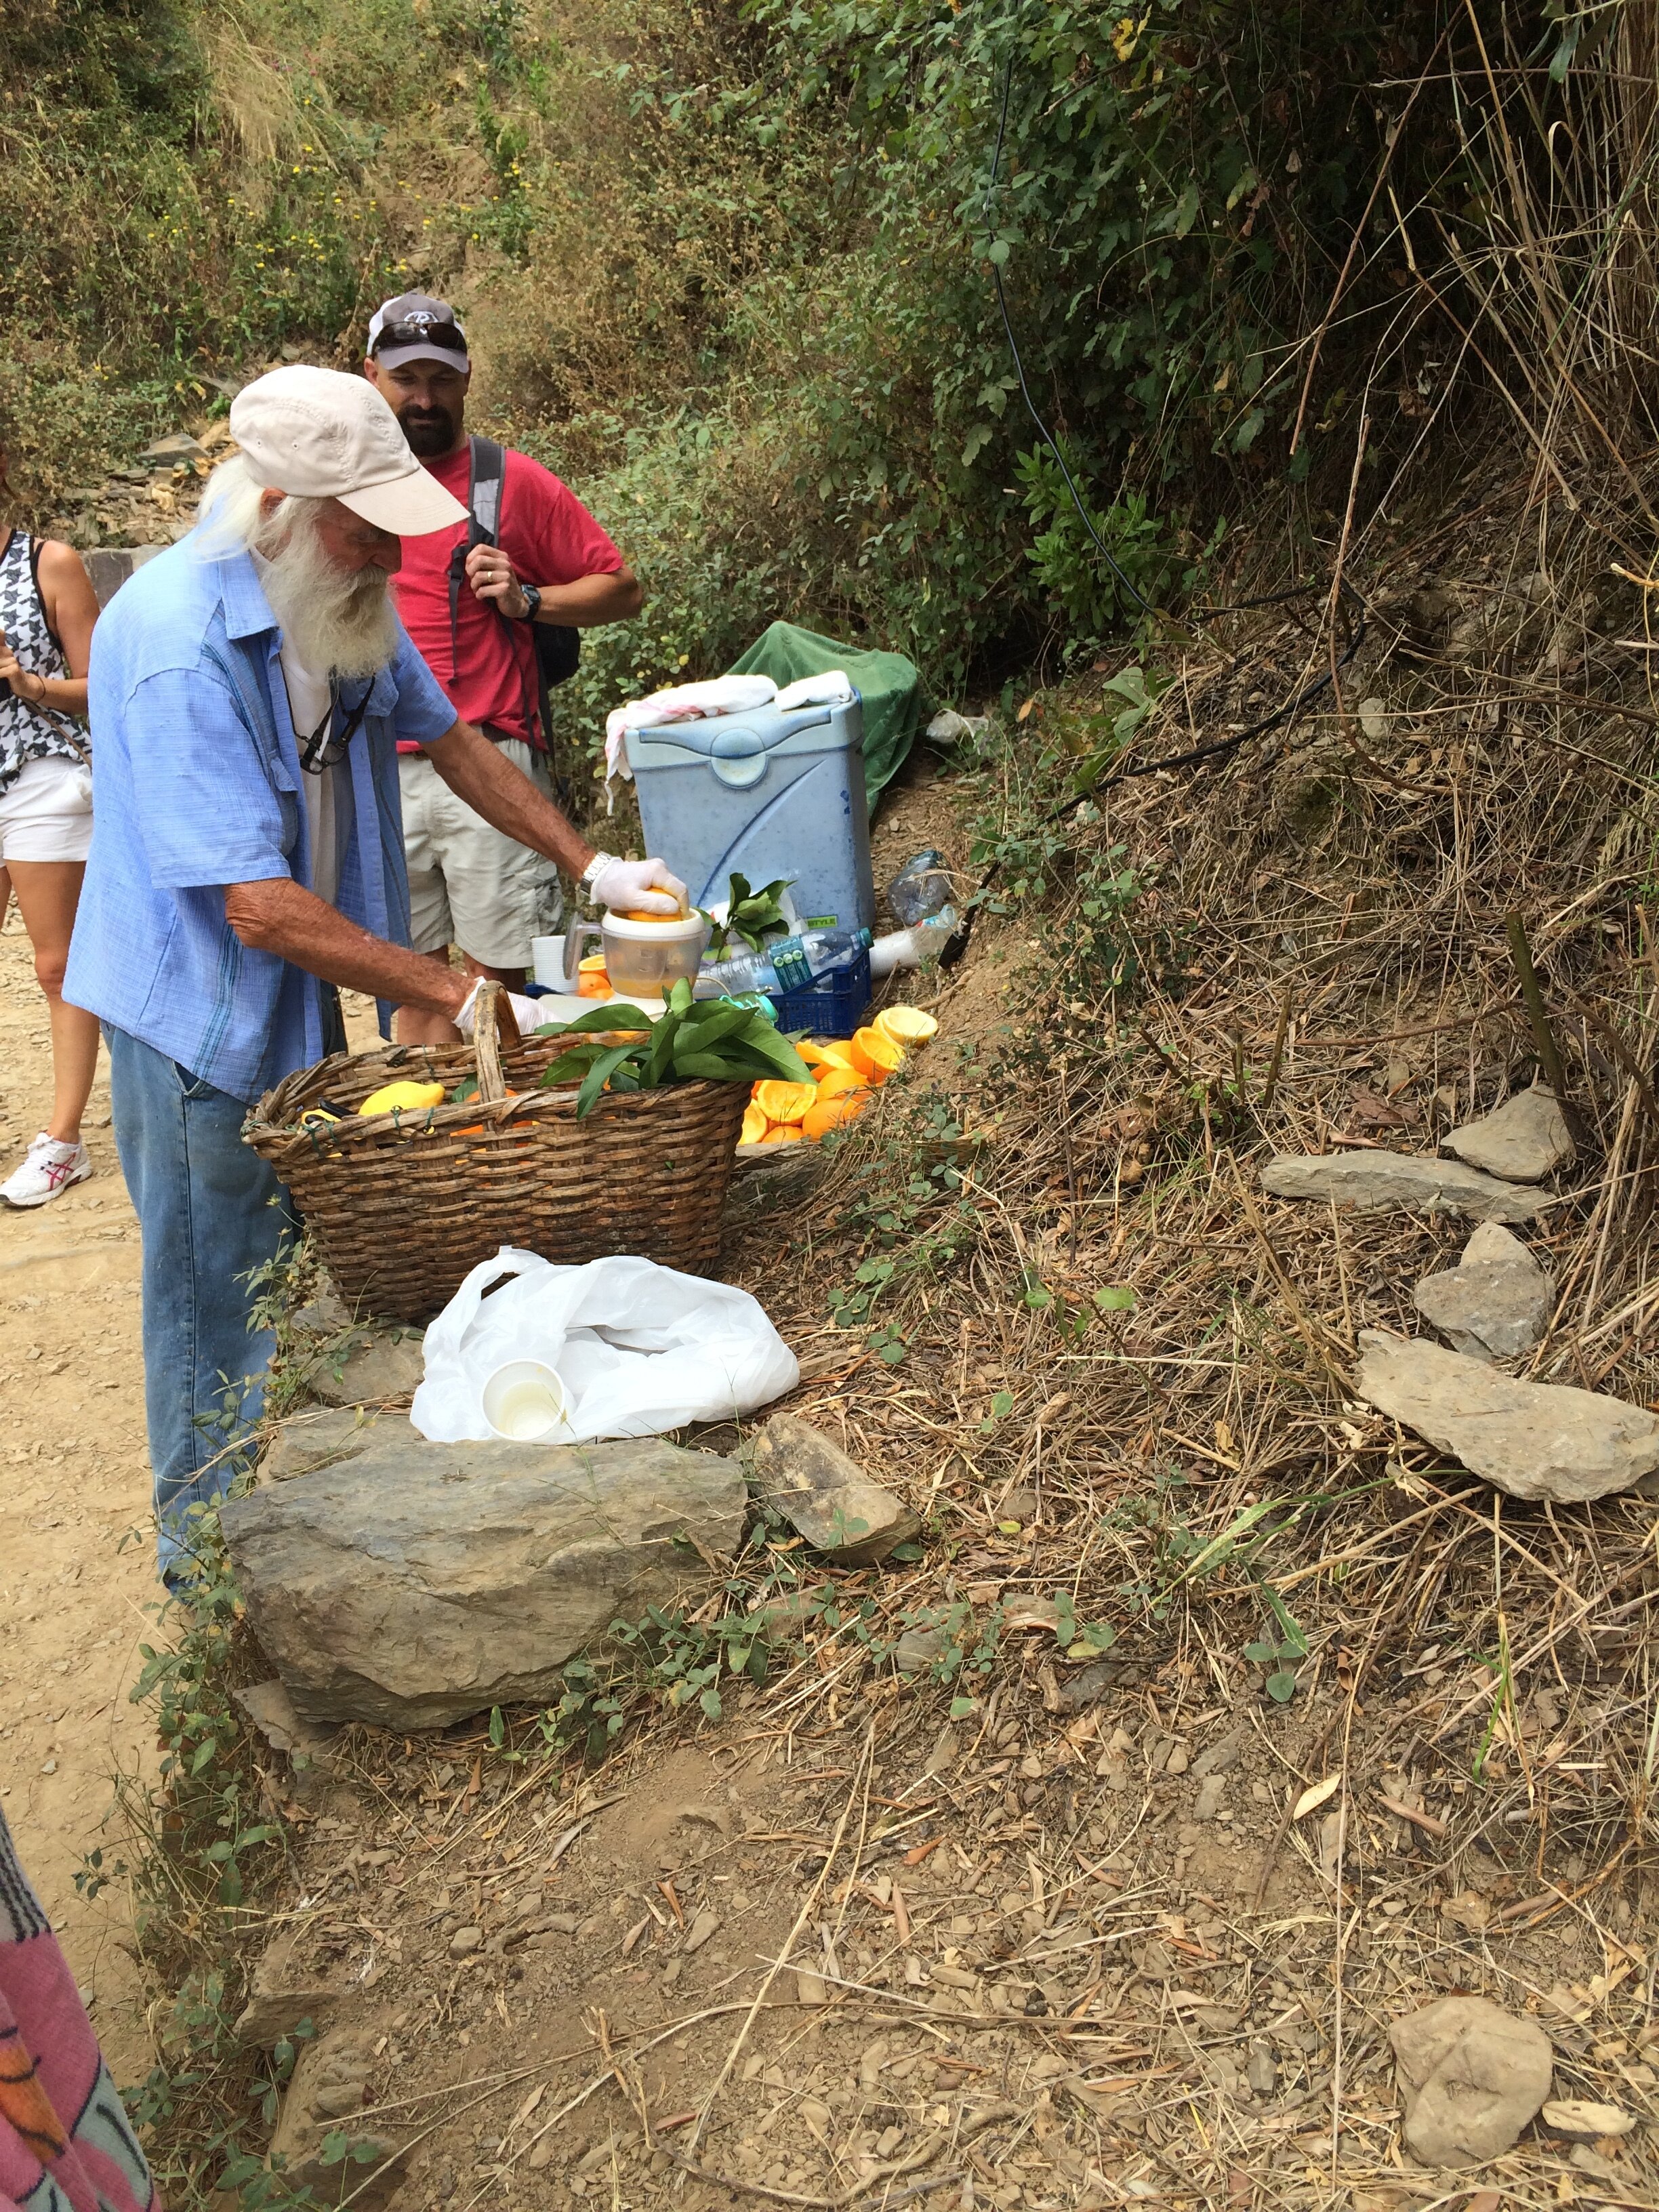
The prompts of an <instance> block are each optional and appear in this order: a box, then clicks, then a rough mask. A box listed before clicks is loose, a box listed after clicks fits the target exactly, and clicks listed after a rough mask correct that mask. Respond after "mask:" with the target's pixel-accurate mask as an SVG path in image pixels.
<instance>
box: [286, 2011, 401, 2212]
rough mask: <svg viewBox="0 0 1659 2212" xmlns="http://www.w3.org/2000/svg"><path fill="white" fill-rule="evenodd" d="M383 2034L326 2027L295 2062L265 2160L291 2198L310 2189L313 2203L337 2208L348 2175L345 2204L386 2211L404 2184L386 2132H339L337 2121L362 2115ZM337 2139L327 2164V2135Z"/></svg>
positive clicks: (366, 2210)
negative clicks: (341, 2143) (342, 2149)
mask: <svg viewBox="0 0 1659 2212" xmlns="http://www.w3.org/2000/svg"><path fill="white" fill-rule="evenodd" d="M382 2033H383V2031H382V2030H380V2029H379V2028H377V2027H365V2028H358V2029H354V2030H351V2031H347V2030H346V2029H344V2028H330V2029H329V2030H328V2031H327V2033H325V2034H323V2035H320V2036H319V2037H318V2039H317V2040H316V2042H315V2043H310V2044H307V2045H306V2047H305V2049H304V2050H303V2051H301V2053H300V2056H299V2058H298V2060H297V2061H296V2063H295V2069H294V2078H293V2080H292V2081H290V2082H289V2087H288V2093H287V2095H286V2096H285V2097H284V2098H283V2109H282V2111H281V2112H280V2113H278V2115H277V2118H276V2130H275V2132H274V2133H273V2135H272V2136H271V2138H270V2154H269V2155H270V2161H271V2163H272V2165H274V2166H275V2165H277V2162H278V2161H279V2160H280V2161H281V2164H280V2166H279V2168H278V2170H279V2171H280V2172H281V2174H282V2177H283V2187H284V2189H285V2190H292V2191H295V2192H298V2191H301V2190H302V2189H305V2188H306V2187H307V2186H309V2187H310V2188H311V2189H312V2190H313V2191H314V2193H315V2196H314V2201H315V2202H317V2203H324V2204H327V2203H340V2202H341V2187H342V2183H341V2176H342V2175H343V2174H347V2175H349V2177H350V2180H349V2188H350V2190H351V2192H352V2194H351V2202H352V2203H353V2205H354V2206H355V2207H356V2212H384V2207H385V2206H386V2204H388V2203H390V2202H391V2200H392V2197H394V2196H396V2194H397V2192H398V2186H399V2185H400V2184H401V2183H402V2180H403V2178H404V2152H403V2150H402V2149H401V2148H399V2147H398V2145H397V2143H396V2142H395V2141H394V2140H393V2139H392V2135H391V2131H390V2130H382V2129H381V2128H380V2126H379V2125H378V2124H377V2125H376V2126H375V2127H374V2129H373V2130H371V2129H368V2128H351V2127H346V2128H342V2127H341V2125H340V2123H341V2122H342V2121H343V2120H348V2119H349V2118H350V2116H351V2115H352V2114H353V2113H354V2112H361V2111H362V2107H363V2105H364V2102H365V2100H366V2092H367V2090H368V2084H369V2078H370V2075H372V2073H373V2071H374V2057H373V2052H374V2045H375V2044H376V2043H377V2042H379V2041H380V2039H381V2035H382ZM341 2135H343V2136H344V2138H345V2145H346V2154H345V2157H344V2159H343V2160H340V2158H339V2156H338V2146H337V2144H333V2145H330V2146H329V2148H330V2149H331V2151H332V2152H333V2153H334V2155H332V2156H329V2157H326V2158H325V2150H324V2145H325V2142H326V2140H327V2138H328V2137H329V2136H341Z"/></svg>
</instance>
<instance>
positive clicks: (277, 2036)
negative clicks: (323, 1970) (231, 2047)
mask: <svg viewBox="0 0 1659 2212" xmlns="http://www.w3.org/2000/svg"><path fill="white" fill-rule="evenodd" d="M297 1942H298V1936H297V1934H296V1933H295V1932H293V1931H290V1932H289V1934H287V1935H284V1936H278V1937H277V1938H276V1942H274V1943H272V1944H270V1946H269V1948H267V1949H266V1951H265V1952H264V1955H263V1956H262V1957H261V1959H260V1960H259V1963H258V1966H256V1967H255V1968H254V1970H253V1981H252V1986H251V1987H250V1988H249V1990H248V1993H247V2003H246V2007H245V2008H243V2012H242V2016H241V2018H240V2020H239V2021H237V2023H236V2039H237V2040H238V2042H240V2043H249V2044H257V2045H259V2046H260V2047H261V2048H263V2049H264V2050H267V2051H268V2050H269V2049H270V2046H271V2045H272V2044H274V2043H278V2042H280V2041H281V2040H282V2039H283V2036H285V2035H293V2034H295V2033H296V2031H297V2030H298V2029H299V2028H300V2027H301V2026H302V2025H303V2024H304V2023H305V2022H306V2021H310V2022H311V2024H312V2026H313V2027H316V2028H319V2029H320V2028H325V2027H327V2026H328V2023H329V2021H330V2019H331V2016H332V2015H333V2012H334V2008H335V2006H336V2005H337V2003H338V2002H339V1996H338V1994H337V1991H335V1990H331V1989H326V1988H325V1987H323V1986H322V1985H321V1984H318V1983H313V1982H310V1981H308V1980H307V1978H306V1977H305V1976H304V1975H303V1974H299V1973H296V1972H295V1970H294V1966H293V1964H292V1961H293V1956H294V1952H295V1948H296V1945H297Z"/></svg>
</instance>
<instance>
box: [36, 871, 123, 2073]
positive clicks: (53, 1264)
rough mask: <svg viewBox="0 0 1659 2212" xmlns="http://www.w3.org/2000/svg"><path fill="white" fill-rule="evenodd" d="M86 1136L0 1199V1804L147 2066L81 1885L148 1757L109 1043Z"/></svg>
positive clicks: (109, 2011) (111, 1945)
mask: <svg viewBox="0 0 1659 2212" xmlns="http://www.w3.org/2000/svg"><path fill="white" fill-rule="evenodd" d="M0 1068H3V1069H4V1076H3V1080H0V1154H3V1161H4V1166H3V1170H0V1171H3V1172H4V1173H7V1174H9V1172H10V1170H11V1167H12V1166H13V1164H15V1161H16V1159H17V1158H18V1157H19V1156H20V1155H21V1152H22V1149H23V1147H24V1146H25V1145H26V1144H27V1142H28V1139H30V1138H31V1137H32V1136H33V1134H34V1133H35V1131H36V1130H37V1129H38V1128H39V1127H40V1125H41V1123H42V1121H43V1120H44V1119H45V1116H46V1109H47V1102H48V1098H49V1095H50V1085H51V1060H50V1055H49V1052H48V1047H47V1031H46V1002H45V1000H43V999H42V997H41V995H40V990H39V988H38V987H37V986H36V983H35V981H34V972H33V965H32V962H31V957H30V952H29V945H28V940H27V938H26V937H25V936H24V934H23V932H22V928H21V924H20V922H19V920H18V917H17V915H16V913H15V910H14V911H13V912H11V913H10V914H9V916H8V918H7V923H6V927H5V929H4V932H3V933H0ZM90 1123H91V1126H90V1127H88V1132H87V1140H88V1144H89V1146H90V1147H91V1150H92V1157H93V1161H94V1168H95V1170H96V1172H95V1173H94V1176H93V1178H92V1180H91V1181H90V1182H86V1183H83V1184H82V1185H81V1186H80V1188H78V1189H76V1190H74V1191H72V1192H70V1194H69V1195H68V1196H67V1197H66V1198H62V1199H58V1200H55V1201H54V1203H53V1204H52V1205H51V1206H46V1207H43V1208H41V1209H40V1211H38V1212H28V1213H16V1212H11V1211H9V1210H3V1211H0V1316H3V1322H0V1466H3V1467H4V1468H5V1469H6V1472H7V1475H8V1478H9V1480H8V1488H7V1502H8V1505H9V1511H8V1513H7V1516H6V1522H5V1532H6V1533H5V1541H4V1544H3V1546H0V1607H3V1619H4V1620H5V1622H6V1625H7V1630H8V1632H7V1633H6V1635H5V1636H4V1637H3V1638H0V1804H3V1808H4V1811H5V1815H6V1819H7V1820H8V1821H9V1824H10V1826H11V1828H12V1832H13V1833H14V1835H15V1838H16V1841H17V1846H18V1850H19V1851H20V1853H21V1857H22V1859H23V1863H24V1864H25V1865H26V1866H27V1869H28V1870H29V1873H30V1875H31V1876H32V1877H33V1881H34V1883H35V1886H36V1887H37V1888H38V1889H39V1890H40V1895H41V1898H42V1900H43V1902H44V1903H45V1905H46V1909H47V1911H49V1912H50V1913H51V1915H52V1925H53V1926H54V1927H55V1928H56V1929H58V1931H59V1933H60V1935H61V1936H62V1937H63V1941H64V1948H65V1950H66V1951H67V1953H68V1955H69V1960H70V1966H72V1967H73V1969H74V1971H75V1974H76V1979H77V1980H78V1981H79V1982H80V1984H81V1985H82V1991H83V1993H84V1994H85V1995H86V1996H88V1999H89V2000H90V2002H91V2010H92V2017H93V2020H94V2024H95V2025H96V2027H97V2029H98V2033H99V2035H100V2039H101V2040H102V2042H103V2045H104V2048H105V2051H106V2054H107V2056H108V2057H109V2060H110V2063H111V2066H112V2069H113V2070H114V2072H115V2075H116V2077H117V2079H118V2080H119V2081H132V2080H135V2079H139V2078H142V2076H143V2074H144V2073H145V2072H147V2071H148V2069H149V2063H150V2058H149V2039H148V2038H147V2036H146V2035H145V2033H144V2029H143V2015H142V2004H143V1999H142V1995H141V1992H140V1989H139V1983H138V1977H137V1972H136V1970H135V1968H134V1966H133V1964H132V1960H131V1957H130V1956H129V1954H128V1953H127V1951H126V1950H125V1948H123V1945H124V1939H125V1936H126V1935H127V1930H128V1917H127V1916H128V1907H127V1900H126V1897H125V1888H124V1886H123V1885H121V1884H119V1883H115V1884H112V1886H110V1887H107V1888H106V1889H105V1890H104V1892H103V1893H102V1894H101V1896H100V1898H98V1899H97V1900H96V1901H94V1902H91V1903H88V1901H87V1900H86V1899H83V1898H82V1897H81V1896H80V1895H78V1894H77V1893H76V1887H75V1875H76V1869H77V1868H78V1867H79V1866H80V1865H81V1863H82V1858H83V1857H84V1856H85V1854H86V1853H87V1852H88V1851H89V1850H92V1849H93V1848H94V1846H96V1845H97V1844H99V1843H100V1842H102V1843H103V1844H104V1845H105V1847H106V1851H105V1855H106V1858H107V1857H110V1856H112V1853H111V1850H110V1849H109V1846H110V1845H111V1844H112V1842H113V1841H114V1840H115V1839H114V1837H113V1835H112V1832H105V1831H104V1830H103V1829H102V1827H101V1824H102V1823H103V1822H104V1820H105V1819H106V1815H107V1814H108V1813H109V1811H110V1808H111V1804H112V1794H113V1793H112V1777H113V1775H114V1773H115V1771H116V1770H117V1768H118V1767H119V1768H121V1769H123V1770H125V1771H128V1772H131V1771H133V1770H134V1769H135V1768H137V1766H138V1765H140V1763H141V1762H142V1761H143V1759H144V1758H145V1757H146V1756H147V1752H148V1738H147V1735H146V1731H145V1728H144V1724H143V1718H142V1716H141V1714H140V1711H139V1709H138V1708H137V1706H135V1705H131V1703H130V1702H129V1700H128V1695H127V1692H128V1691H129V1690H130V1689H131V1686H132V1683H133V1681H134V1680H135V1679H136V1677H137V1673H138V1670H139V1668H140V1667H141V1666H142V1664H143V1662H142V1660H141V1658H140V1656H139V1651H138V1646H139V1644H141V1643H144V1642H151V1641H153V1640H154V1638H155V1613H154V1611H153V1608H154V1607H155V1605H156V1603H157V1602H158V1601H159V1596H160V1590H159V1586H158V1584H157V1583H156V1580H155V1553H154V1549H153V1545H152V1539H151V1534H150V1517H149V1462H148V1459H147V1457H146V1454H145V1449H144V1414H143V1402H144V1401H143V1362H142V1358H141V1355H140V1349H139V1337H138V1268H139V1255H138V1229H137V1222H136V1221H135V1219H134V1218H133V1213H132V1209H131V1206H129V1205H128V1203H127V1195H126V1192H125V1188H124V1187H123V1185H122V1182H121V1176H120V1170H119V1168H118V1164H117V1162H116V1158H115V1146H114V1142H113V1139H112V1136H111V1133H110V1127H109V1070H108V1064H107V1062H106V1061H105V1060H103V1059H102V1058H101V1056H100V1066H99V1073H98V1081H97V1084H96V1086H95V1087H94V1091H93V1097H92V1107H91V1114H90Z"/></svg>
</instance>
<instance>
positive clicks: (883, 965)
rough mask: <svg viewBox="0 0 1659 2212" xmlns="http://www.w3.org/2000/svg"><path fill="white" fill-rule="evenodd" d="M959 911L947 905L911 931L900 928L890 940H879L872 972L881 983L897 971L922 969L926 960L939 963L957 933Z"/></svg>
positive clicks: (872, 951) (872, 958)
mask: <svg viewBox="0 0 1659 2212" xmlns="http://www.w3.org/2000/svg"><path fill="white" fill-rule="evenodd" d="M956 929H957V910H956V908H955V907H953V906H943V907H941V908H939V912H938V913H937V914H930V915H928V916H927V920H926V921H919V922H917V923H915V926H914V927H912V928H909V929H896V930H894V931H893V933H892V934H891V935H890V936H888V937H878V939H876V941H875V943H874V944H873V945H872V946H871V947H870V973H871V975H872V976H873V977H874V978H875V979H876V980H877V981H880V979H881V978H882V976H884V975H891V974H892V972H893V970H894V969H896V968H920V967H921V964H922V963H923V962H924V961H925V960H937V959H938V958H939V955H940V954H941V953H942V952H943V951H944V950H945V946H946V945H948V944H949V943H950V941H951V939H952V937H954V936H955V934H956Z"/></svg>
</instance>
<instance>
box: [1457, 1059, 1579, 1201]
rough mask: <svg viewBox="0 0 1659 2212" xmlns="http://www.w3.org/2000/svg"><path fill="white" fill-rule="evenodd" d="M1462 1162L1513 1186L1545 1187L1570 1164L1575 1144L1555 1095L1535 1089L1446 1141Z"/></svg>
mask: <svg viewBox="0 0 1659 2212" xmlns="http://www.w3.org/2000/svg"><path fill="white" fill-rule="evenodd" d="M1445 1141H1446V1144H1447V1146H1449V1149H1450V1150H1451V1151H1452V1152H1455V1153H1456V1155H1457V1157H1458V1158H1459V1159H1460V1160H1466V1161H1467V1162H1468V1164H1469V1165H1470V1166H1471V1167H1472V1168H1484V1169H1485V1170H1486V1173H1487V1174H1488V1175H1495V1176H1504V1177H1505V1179H1506V1180H1507V1181H1509V1182H1542V1181H1543V1179H1544V1177H1545V1176H1547V1175H1548V1174H1550V1173H1551V1172H1552V1170H1554V1169H1556V1168H1559V1167H1561V1166H1564V1165H1565V1163H1566V1162H1567V1161H1569V1160H1570V1159H1571V1158H1572V1139H1571V1136H1570V1135H1569V1133H1568V1131H1567V1125H1566V1122H1565V1120H1564V1119H1563V1118H1562V1114H1561V1109H1560V1108H1559V1106H1558V1105H1557V1104H1556V1103H1555V1094H1554V1093H1553V1091H1547V1090H1546V1089H1545V1088H1544V1086H1543V1085H1542V1084H1541V1083H1535V1084H1534V1085H1533V1086H1532V1088H1531V1090H1530V1091H1517V1092H1516V1095H1515V1097H1513V1098H1506V1099H1505V1100H1504V1103H1503V1104H1502V1105H1501V1106H1500V1107H1498V1109H1497V1111H1496V1112H1495V1113H1492V1114H1486V1115H1482V1116H1481V1118H1480V1121H1466V1122H1464V1124H1463V1126H1462V1128H1461V1129H1454V1130H1453V1131H1452V1132H1451V1133H1450V1135H1449V1137H1447V1139H1445Z"/></svg>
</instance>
